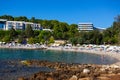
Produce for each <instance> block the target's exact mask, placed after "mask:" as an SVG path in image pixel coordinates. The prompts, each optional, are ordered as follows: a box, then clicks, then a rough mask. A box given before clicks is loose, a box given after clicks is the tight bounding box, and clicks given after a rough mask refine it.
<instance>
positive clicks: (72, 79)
mask: <svg viewBox="0 0 120 80" xmlns="http://www.w3.org/2000/svg"><path fill="white" fill-rule="evenodd" d="M77 79H78V78H77V76H75V75H73V76H72V77H71V78H70V79H69V80H77Z"/></svg>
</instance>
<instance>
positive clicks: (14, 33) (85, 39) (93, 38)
mask: <svg viewBox="0 0 120 80" xmlns="http://www.w3.org/2000/svg"><path fill="white" fill-rule="evenodd" d="M0 18H1V19H7V20H11V21H27V22H33V23H39V24H41V26H42V27H43V28H46V29H52V30H53V31H52V32H50V31H42V30H32V27H31V26H30V25H27V28H26V29H25V30H22V31H21V30H14V29H13V28H12V29H11V30H8V31H3V30H0V41H4V42H11V41H17V42H19V43H25V42H27V43H30V44H33V43H43V44H44V43H46V44H49V43H54V40H66V41H67V42H68V43H72V44H73V45H76V44H104V43H106V44H120V16H119V15H118V16H117V17H115V21H114V22H113V25H112V26H111V27H109V28H107V29H106V30H104V31H103V32H100V31H99V30H93V31H89V32H83V31H80V32H79V31H78V25H77V24H70V25H69V24H67V23H66V22H60V21H58V20H42V19H36V18H35V17H32V18H31V19H28V18H27V17H25V16H19V17H13V16H11V15H3V16H0Z"/></svg>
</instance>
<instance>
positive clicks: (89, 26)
mask: <svg viewBox="0 0 120 80" xmlns="http://www.w3.org/2000/svg"><path fill="white" fill-rule="evenodd" d="M78 30H79V31H92V30H94V26H93V23H79V24H78Z"/></svg>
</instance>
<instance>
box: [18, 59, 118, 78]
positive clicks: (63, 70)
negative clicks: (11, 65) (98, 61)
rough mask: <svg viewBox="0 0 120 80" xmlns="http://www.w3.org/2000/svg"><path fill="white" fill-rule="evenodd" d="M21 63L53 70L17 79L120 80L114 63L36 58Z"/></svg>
mask: <svg viewBox="0 0 120 80" xmlns="http://www.w3.org/2000/svg"><path fill="white" fill-rule="evenodd" d="M21 64H22V65H26V66H38V67H48V68H50V69H54V71H51V72H45V71H40V72H38V73H35V74H33V75H31V76H29V77H28V78H25V77H19V78H18V80H120V67H119V66H117V65H115V64H113V65H95V64H72V63H71V64H68V63H61V62H48V61H38V60H29V61H22V62H21Z"/></svg>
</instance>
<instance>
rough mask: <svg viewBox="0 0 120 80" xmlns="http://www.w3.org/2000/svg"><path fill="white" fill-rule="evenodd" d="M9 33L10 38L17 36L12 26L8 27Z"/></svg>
mask: <svg viewBox="0 0 120 80" xmlns="http://www.w3.org/2000/svg"><path fill="white" fill-rule="evenodd" d="M9 35H10V38H11V39H14V38H15V37H16V36H17V32H16V31H15V29H14V28H13V27H12V28H11V29H10V34H9Z"/></svg>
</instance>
